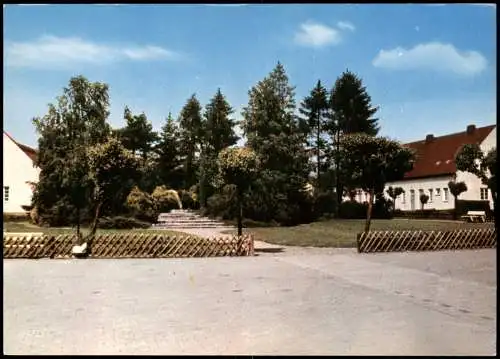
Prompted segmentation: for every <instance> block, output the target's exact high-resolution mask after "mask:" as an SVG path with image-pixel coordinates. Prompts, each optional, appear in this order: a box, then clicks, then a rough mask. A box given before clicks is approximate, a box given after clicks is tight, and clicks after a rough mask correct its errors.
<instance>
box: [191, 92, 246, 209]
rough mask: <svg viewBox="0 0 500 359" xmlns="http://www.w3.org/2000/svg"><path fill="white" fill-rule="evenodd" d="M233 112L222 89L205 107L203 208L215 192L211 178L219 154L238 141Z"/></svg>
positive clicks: (202, 163) (201, 179)
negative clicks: (232, 116)
mask: <svg viewBox="0 0 500 359" xmlns="http://www.w3.org/2000/svg"><path fill="white" fill-rule="evenodd" d="M233 112H234V110H233V109H232V108H231V106H230V105H229V103H228V102H227V100H226V98H225V97H224V95H223V94H222V92H221V91H220V89H218V90H217V92H216V94H215V95H214V97H213V98H212V99H211V100H210V102H209V103H208V105H207V106H206V107H205V113H204V118H205V121H204V123H203V130H204V131H203V138H202V153H201V158H200V168H199V188H198V189H199V197H200V204H201V206H202V207H203V206H205V205H206V199H207V198H208V197H209V196H210V195H212V194H213V193H214V192H215V188H214V186H213V185H212V183H211V182H210V178H213V177H214V176H216V174H217V164H216V161H217V156H218V155H219V152H220V151H222V150H223V149H224V148H227V147H230V146H233V145H235V144H236V142H237V141H238V136H236V133H235V132H234V126H235V124H236V123H235V121H234V120H233V119H231V118H230V116H231V114H233Z"/></svg>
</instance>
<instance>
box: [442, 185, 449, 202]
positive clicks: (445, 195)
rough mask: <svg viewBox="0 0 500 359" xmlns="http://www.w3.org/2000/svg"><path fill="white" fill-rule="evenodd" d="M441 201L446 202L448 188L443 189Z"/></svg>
mask: <svg viewBox="0 0 500 359" xmlns="http://www.w3.org/2000/svg"><path fill="white" fill-rule="evenodd" d="M443 201H444V202H448V188H443Z"/></svg>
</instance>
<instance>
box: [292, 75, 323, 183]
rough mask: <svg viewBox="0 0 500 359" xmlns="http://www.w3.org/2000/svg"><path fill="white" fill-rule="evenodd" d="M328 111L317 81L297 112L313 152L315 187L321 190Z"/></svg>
mask: <svg viewBox="0 0 500 359" xmlns="http://www.w3.org/2000/svg"><path fill="white" fill-rule="evenodd" d="M328 109H329V104H328V96H327V91H326V88H324V87H323V85H322V84H321V81H320V80H318V82H317V84H316V86H315V87H314V88H313V89H312V90H311V93H310V94H309V96H307V97H305V98H304V100H303V101H302V103H301V108H300V109H299V112H300V113H301V115H302V116H303V117H302V119H301V120H302V122H301V127H302V128H303V129H304V132H305V133H306V136H307V145H308V146H309V148H310V149H311V150H313V152H314V154H315V156H316V165H315V167H316V187H317V188H318V189H322V187H321V184H322V182H321V181H320V178H321V173H322V172H323V171H324V170H325V165H324V162H325V160H324V159H323V157H322V154H323V153H325V152H326V148H327V145H328V143H327V141H326V140H325V134H326V126H327V116H328ZM322 170H323V171H322Z"/></svg>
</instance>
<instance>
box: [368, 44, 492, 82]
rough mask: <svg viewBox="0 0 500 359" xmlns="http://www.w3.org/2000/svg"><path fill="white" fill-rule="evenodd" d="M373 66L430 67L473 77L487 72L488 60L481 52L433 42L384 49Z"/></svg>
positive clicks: (398, 67)
mask: <svg viewBox="0 0 500 359" xmlns="http://www.w3.org/2000/svg"><path fill="white" fill-rule="evenodd" d="M372 63H373V66H375V67H380V68H386V69H392V70H415V69H426V70H434V71H442V72H445V71H446V72H453V73H456V74H460V75H464V76H473V75H475V74H478V73H480V72H481V71H483V70H484V69H485V68H486V66H487V64H488V62H487V60H486V59H485V57H484V56H483V55H482V54H481V53H479V52H477V51H459V50H458V49H456V48H455V47H454V46H453V45H451V44H443V43H439V42H430V43H427V44H419V45H416V46H415V47H413V48H411V49H405V48H402V47H396V48H394V49H392V50H380V52H379V53H378V54H377V56H376V57H375V59H373V62H372Z"/></svg>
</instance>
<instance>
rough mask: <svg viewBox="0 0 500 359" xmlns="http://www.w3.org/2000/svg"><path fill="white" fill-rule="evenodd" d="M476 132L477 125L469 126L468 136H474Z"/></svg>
mask: <svg viewBox="0 0 500 359" xmlns="http://www.w3.org/2000/svg"><path fill="white" fill-rule="evenodd" d="M475 130H476V125H469V126H467V134H468V135H472V134H473V133H474V131H475Z"/></svg>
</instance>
